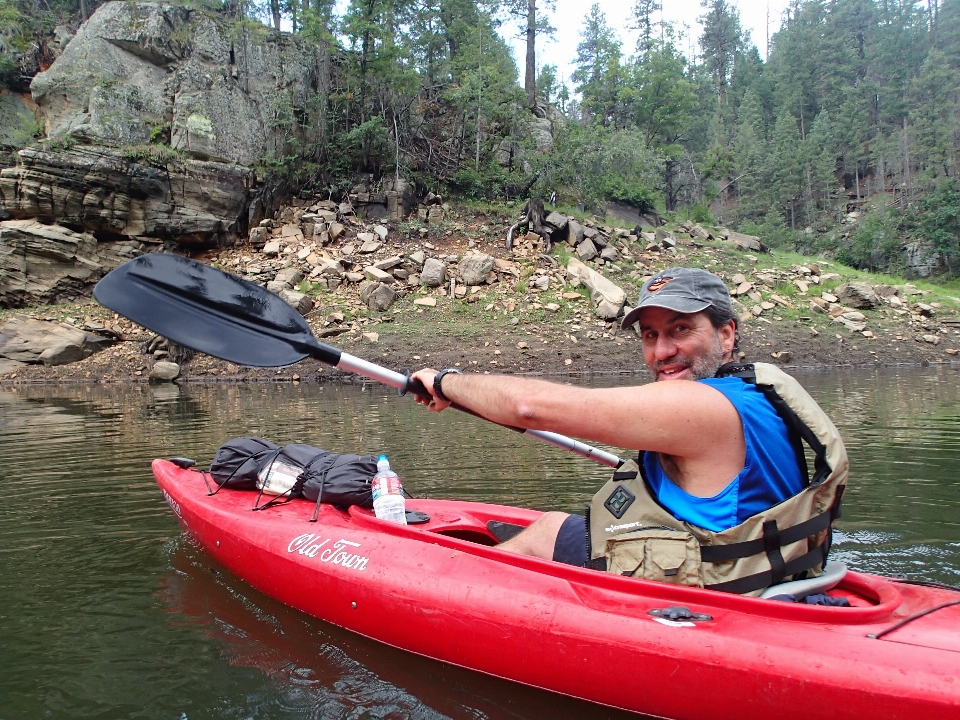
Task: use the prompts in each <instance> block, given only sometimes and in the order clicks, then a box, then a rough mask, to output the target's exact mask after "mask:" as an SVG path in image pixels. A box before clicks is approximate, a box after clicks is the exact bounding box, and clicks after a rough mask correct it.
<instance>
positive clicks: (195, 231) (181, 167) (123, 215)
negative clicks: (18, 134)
mask: <svg viewBox="0 0 960 720" xmlns="http://www.w3.org/2000/svg"><path fill="white" fill-rule="evenodd" d="M19 155H20V164H19V166H18V167H16V168H7V169H5V170H2V171H0V208H2V209H3V210H5V211H6V213H7V215H8V216H10V217H13V218H16V219H26V218H37V219H39V220H42V221H44V222H48V223H53V222H57V223H63V224H67V225H70V226H73V227H78V228H83V229H85V230H88V231H91V232H93V233H94V234H95V235H96V236H97V237H99V238H102V239H117V238H121V237H129V238H136V237H144V238H148V239H153V240H171V241H175V242H178V243H183V244H201V245H216V244H226V243H228V242H229V241H230V240H231V239H232V238H234V237H236V236H237V235H239V234H240V233H242V231H243V230H244V229H245V226H246V224H247V214H246V213H247V205H248V202H249V200H250V196H251V190H252V184H253V176H252V172H251V171H250V170H248V169H246V168H243V167H239V166H236V165H226V164H224V163H215V162H203V161H199V160H184V161H182V162H171V163H170V164H165V163H163V162H155V163H152V162H149V161H136V160H131V159H128V158H127V157H125V156H124V153H123V151H122V150H116V149H111V148H107V147H104V146H86V147H84V146H77V147H74V148H72V149H70V150H60V151H43V150H37V149H26V150H21V151H20V154H19Z"/></svg>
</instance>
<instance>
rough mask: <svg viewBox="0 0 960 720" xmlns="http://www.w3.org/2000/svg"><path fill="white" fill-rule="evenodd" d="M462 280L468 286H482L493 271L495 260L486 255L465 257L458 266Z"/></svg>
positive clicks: (478, 254)
mask: <svg viewBox="0 0 960 720" xmlns="http://www.w3.org/2000/svg"><path fill="white" fill-rule="evenodd" d="M457 270H458V272H459V273H460V279H461V280H463V282H464V283H466V284H467V285H481V284H483V283H485V282H486V280H487V275H489V274H490V271H491V270H493V258H492V257H491V256H490V255H487V254H485V253H472V254H469V255H465V256H464V258H463V260H461V261H460V264H459V265H458V266H457Z"/></svg>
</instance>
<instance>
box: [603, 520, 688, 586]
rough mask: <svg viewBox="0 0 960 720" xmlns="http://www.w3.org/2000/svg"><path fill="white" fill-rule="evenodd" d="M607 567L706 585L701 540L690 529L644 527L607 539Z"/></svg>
mask: <svg viewBox="0 0 960 720" xmlns="http://www.w3.org/2000/svg"><path fill="white" fill-rule="evenodd" d="M605 556H606V559H607V571H608V572H613V573H616V574H618V575H624V576H626V577H636V578H643V579H644V580H656V581H657V582H666V583H673V584H674V585H689V586H692V587H703V583H702V582H701V580H700V543H698V542H697V539H696V538H695V537H694V536H693V535H692V534H691V533H689V532H686V531H684V530H674V529H672V528H666V527H652V528H641V529H640V530H634V531H633V532H628V533H622V534H620V535H616V536H614V537H612V538H609V539H607V547H606V553H605Z"/></svg>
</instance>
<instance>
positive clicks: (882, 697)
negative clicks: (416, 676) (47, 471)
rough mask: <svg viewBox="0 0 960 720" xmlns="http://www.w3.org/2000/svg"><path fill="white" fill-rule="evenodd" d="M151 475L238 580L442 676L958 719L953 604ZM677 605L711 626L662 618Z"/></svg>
mask: <svg viewBox="0 0 960 720" xmlns="http://www.w3.org/2000/svg"><path fill="white" fill-rule="evenodd" d="M153 471H154V475H155V477H156V479H157V481H158V483H159V485H160V487H161V489H162V491H163V494H164V497H165V499H166V500H167V503H168V504H169V505H170V508H171V509H172V511H173V512H174V514H175V515H176V516H177V518H178V520H179V521H180V523H181V525H182V526H183V528H184V530H185V531H186V532H187V533H188V534H189V535H190V536H192V537H193V538H194V539H195V540H196V541H197V542H198V543H199V544H200V546H201V547H202V548H203V550H204V551H205V552H207V553H208V554H209V555H210V556H212V557H213V558H214V559H215V560H216V561H218V562H219V563H220V564H222V565H223V566H224V567H226V568H227V569H228V570H230V571H231V572H232V573H234V574H235V575H237V576H238V577H239V578H241V579H242V580H244V581H245V582H247V583H249V584H250V585H252V586H253V587H255V588H257V589H258V590H260V591H261V592H263V593H264V594H266V595H269V596H271V597H273V598H275V599H276V600H279V601H280V602H283V603H285V604H287V605H290V606H292V607H294V608H297V609H298V610H301V611H303V612H305V613H307V614H309V615H312V616H314V617H317V618H320V619H322V620H324V621H327V622H330V623H333V624H335V625H338V626H340V627H343V628H345V629H348V630H350V631H353V632H355V633H359V634H361V635H364V636H366V637H369V638H372V639H374V640H377V641H379V642H382V643H386V644H388V645H392V646H394V647H397V648H401V649H403V650H406V651H409V652H414V653H417V654H420V655H423V656H426V657H429V658H433V659H435V660H439V661H442V662H446V663H450V664H453V665H458V666H461V667H465V668H469V669H471V670H475V671H478V672H483V673H487V674H489V675H493V676H496V677H501V678H505V679H508V680H511V681H514V682H519V683H523V684H526V685H530V686H534V687H538V688H542V689H545V690H549V691H552V692H557V693H562V694H565V695H569V696H572V697H577V698H581V699H584V700H588V701H591V702H595V703H600V704H603V705H607V706H610V707H616V708H621V709H624V710H630V711H634V712H639V713H644V714H647V715H654V716H659V717H666V718H677V719H678V720H679V719H684V720H685V719H688V718H689V719H690V720H695V719H696V720H702V719H703V718H714V719H723V718H731V719H732V718H737V719H738V720H739V719H743V718H754V717H756V718H764V719H765V720H767V719H768V718H770V717H771V716H776V717H778V718H810V717H813V716H815V715H823V714H826V715H827V716H829V717H832V718H863V717H871V716H873V717H878V718H879V717H882V718H904V719H907V718H928V717H938V718H953V717H956V718H960V593H958V592H954V591H951V590H946V589H939V588H928V587H918V586H914V585H908V584H904V583H899V582H893V581H889V580H886V579H884V578H879V577H876V576H870V575H863V574H859V573H849V574H848V576H847V578H845V579H844V581H843V582H842V583H841V584H840V586H838V588H837V589H836V590H835V591H832V592H831V594H839V595H844V596H846V597H848V598H849V599H850V601H851V603H852V604H854V605H855V607H851V608H837V607H818V606H807V605H795V604H791V603H781V602H776V601H771V600H761V599H757V598H749V597H741V596H735V595H729V594H724V593H717V592H713V591H708V590H702V589H697V588H685V587H675V586H670V585H665V584H660V583H652V582H647V581H643V580H635V579H629V578H621V577H616V576H613V575H609V574H606V573H599V572H595V571H591V570H585V569H582V568H575V567H571V566H566V565H562V564H559V563H552V562H547V561H543V560H538V559H535V558H527V557H522V556H517V555H513V554H510V553H506V552H503V551H501V550H497V549H496V548H495V547H493V545H494V544H495V540H493V538H492V536H491V535H490V534H489V532H488V531H487V530H486V523H487V522H488V521H489V520H500V521H504V522H512V523H517V524H521V525H527V524H529V523H530V522H532V521H533V520H534V519H536V517H538V516H539V514H540V513H538V512H535V511H531V510H524V509H519V508H510V507H505V506H498V505H486V504H480V503H469V502H456V501H443V500H412V501H409V503H408V507H409V508H411V509H415V510H419V511H421V512H424V513H426V514H428V515H429V516H430V521H429V522H428V523H426V524H424V525H418V526H407V527H402V526H397V525H392V524H390V523H386V522H383V521H380V520H377V519H376V518H375V517H374V516H373V515H372V513H370V511H367V510H363V509H361V508H350V509H349V510H341V509H338V508H335V507H333V506H329V505H322V506H321V508H320V515H319V518H318V521H317V522H316V523H311V522H309V518H310V515H311V514H312V511H313V504H312V503H307V502H305V501H299V500H294V501H292V502H290V503H287V504H285V505H282V506H279V507H274V508H270V509H269V510H266V511H259V512H253V511H251V508H252V506H253V499H254V497H255V493H249V492H243V491H229V490H224V491H221V492H219V493H217V494H216V495H209V494H208V488H207V484H206V480H205V479H204V477H203V475H202V474H201V473H199V472H197V471H193V470H183V469H181V468H179V467H177V466H176V465H174V464H172V463H169V462H166V461H163V460H157V461H155V462H154V464H153ZM954 601H956V602H957V604H955V605H954V604H950V603H953V602H954ZM941 605H944V607H942V608H940V609H938V610H934V611H932V612H929V611H930V610H931V608H936V607H938V606H941ZM675 606H683V607H686V608H688V609H689V610H691V611H692V612H694V613H699V614H702V615H708V616H710V619H709V620H698V621H684V620H680V621H670V620H665V619H663V618H659V617H654V616H652V615H650V614H649V611H651V610H654V609H666V608H669V607H675ZM924 611H927V614H926V615H923V616H922V617H918V618H917V619H915V620H908V619H909V618H912V617H913V616H914V615H917V614H918V613H921V612H924ZM904 620H908V622H906V623H905V624H904V625H903V626H902V627H901V628H899V629H893V630H891V628H894V627H895V626H896V625H897V623H901V622H903V621H904ZM878 635H879V639H874V636H878Z"/></svg>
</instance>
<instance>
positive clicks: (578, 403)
mask: <svg viewBox="0 0 960 720" xmlns="http://www.w3.org/2000/svg"><path fill="white" fill-rule="evenodd" d="M435 376H436V372H435V371H434V370H431V369H425V370H421V371H420V372H418V373H416V374H415V375H414V377H416V378H417V379H419V380H420V381H421V382H423V384H424V385H425V386H426V387H427V389H428V390H429V391H430V392H431V394H432V393H433V379H434V377H435ZM442 387H443V394H444V395H446V396H447V397H448V398H449V399H450V400H452V401H455V402H456V403H458V404H460V405H463V406H464V407H467V408H470V409H471V410H473V411H474V412H477V413H479V414H480V415H482V416H484V417H486V418H488V419H490V420H493V421H494V422H498V423H501V424H504V425H513V426H515V427H523V428H529V429H534V430H551V431H553V432H559V433H563V434H565V435H573V436H575V437H580V438H583V439H586V440H591V441H595V442H602V443H606V444H608V445H613V446H616V447H622V448H631V449H643V450H653V451H655V452H661V453H665V454H667V455H672V456H675V457H676V458H678V459H680V458H684V459H690V460H699V459H702V460H707V461H709V462H717V463H720V465H721V466H727V465H729V467H730V469H731V470H732V471H733V472H732V473H731V474H730V475H729V477H730V478H732V477H733V476H735V475H736V474H737V472H739V471H740V469H742V467H743V454H744V447H745V445H744V440H743V429H742V427H741V424H740V416H739V414H738V413H737V411H736V409H735V408H734V407H733V405H732V404H731V403H730V402H729V401H728V400H727V399H726V398H725V397H724V396H723V394H722V393H720V392H719V391H717V390H715V389H714V388H711V387H709V386H707V385H704V384H702V383H697V382H691V381H685V380H679V381H672V382H657V383H650V384H647V385H640V386H633V387H626V388H598V389H595V388H581V387H573V386H569V385H559V384H556V383H550V382H545V381H543V380H534V379H530V378H519V377H513V376H509V375H479V374H463V375H456V374H452V373H450V374H447V375H445V376H444V378H443V386H442ZM448 405H449V403H446V402H444V401H443V400H441V399H439V398H437V397H434V399H433V402H432V403H431V404H430V406H431V409H434V410H442V409H444V408H446V407H447V406H448ZM737 458H739V460H737ZM725 459H726V460H725ZM737 462H739V465H737Z"/></svg>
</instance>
